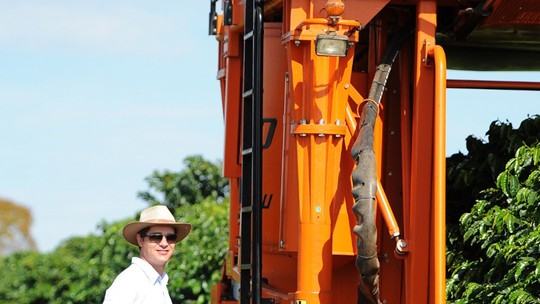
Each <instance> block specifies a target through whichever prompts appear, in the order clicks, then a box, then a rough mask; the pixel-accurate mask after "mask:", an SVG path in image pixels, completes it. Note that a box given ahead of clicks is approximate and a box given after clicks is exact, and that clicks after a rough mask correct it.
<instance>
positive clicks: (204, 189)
mask: <svg viewBox="0 0 540 304" xmlns="http://www.w3.org/2000/svg"><path fill="white" fill-rule="evenodd" d="M184 164H186V168H184V169H183V170H181V171H180V172H178V173H175V172H165V173H159V172H154V173H153V175H152V176H151V177H150V178H148V179H147V180H148V181H149V188H150V190H149V192H146V193H150V192H152V193H155V196H148V198H151V199H149V200H148V202H149V203H150V205H153V204H156V203H167V205H168V206H169V208H170V209H171V210H172V211H173V213H174V214H175V216H176V218H177V219H179V220H181V221H185V222H190V223H191V224H192V226H193V228H192V232H191V233H190V235H189V236H188V237H187V238H186V239H185V240H184V241H182V242H181V243H179V244H178V246H177V248H176V252H175V256H174V258H173V259H172V260H171V261H170V263H169V264H168V265H167V272H168V273H169V274H170V276H171V280H170V282H169V284H170V286H169V290H170V294H171V298H172V299H173V301H174V303H209V301H210V289H211V286H212V285H213V284H214V283H215V282H217V281H218V280H219V278H220V276H221V270H220V266H221V261H222V260H223V259H224V256H225V251H226V249H227V244H228V214H229V213H228V198H227V196H228V188H227V181H226V180H225V179H224V178H223V177H221V174H220V168H221V164H220V163H219V162H218V163H211V162H208V161H205V160H203V159H202V157H198V156H194V157H188V158H186V160H185V161H184ZM191 171H193V172H191ZM184 178H185V179H187V180H189V183H184V182H183V181H184ZM169 179H170V180H174V181H175V183H174V185H180V186H181V189H175V186H172V187H169V185H170V184H169V183H168V181H169ZM164 185H167V187H165V186H164ZM169 193H177V194H178V195H177V196H174V195H173V196H168V195H167V194H169ZM184 195H186V196H187V197H189V199H186V198H185V197H184ZM156 197H164V198H166V200H163V201H161V200H158V199H157V198H156ZM187 202H189V203H187ZM138 218H139V214H136V215H135V216H134V217H132V218H128V219H126V220H124V221H119V222H115V223H110V224H109V223H101V224H99V226H98V227H99V229H100V230H101V231H102V233H101V234H100V235H89V236H87V237H74V238H70V239H68V240H67V241H65V242H64V243H62V244H61V245H60V246H59V247H58V248H57V249H56V250H54V251H53V252H51V253H47V254H40V253H38V252H34V251H26V252H17V253H14V254H11V255H9V256H7V257H4V258H0V277H1V278H2V279H1V280H0V304H8V303H9V304H15V303H17V304H25V303H27V304H30V303H32V304H36V303H48V304H66V303H96V304H97V303H102V302H103V298H104V296H105V290H106V289H107V288H108V287H109V286H110V284H111V283H112V281H113V280H114V278H115V277H116V276H117V275H118V274H119V273H120V272H121V271H122V270H123V269H125V268H126V267H127V266H129V264H130V261H131V257H133V256H138V254H139V253H138V249H137V248H136V247H135V246H133V245H131V244H129V243H128V242H127V241H125V240H124V238H123V237H122V228H123V227H124V226H125V225H126V224H127V223H128V222H131V221H134V220H136V219H138Z"/></svg>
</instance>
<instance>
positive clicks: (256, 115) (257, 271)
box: [240, 0, 266, 304]
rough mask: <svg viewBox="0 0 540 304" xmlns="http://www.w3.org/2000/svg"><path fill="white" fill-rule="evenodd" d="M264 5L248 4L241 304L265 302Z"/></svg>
mask: <svg viewBox="0 0 540 304" xmlns="http://www.w3.org/2000/svg"><path fill="white" fill-rule="evenodd" d="M263 4H264V1H262V0H248V1H246V2H245V15H244V17H245V18H244V24H245V25H244V67H243V69H244V70H243V76H244V79H243V84H244V85H243V94H242V99H243V132H242V136H243V138H242V177H241V184H240V185H241V190H240V191H241V197H240V200H241V215H240V286H241V287H240V304H250V303H254V304H260V303H265V302H266V301H263V299H262V286H261V284H262V274H261V270H262V208H263V206H262V205H263V202H262V149H263V145H262V125H263V117H262V116H263V109H262V103H263V100H262V99H263V98H262V93H263V88H262V86H263V82H262V75H263V56H262V53H263Z"/></svg>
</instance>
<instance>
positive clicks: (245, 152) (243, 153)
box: [242, 148, 253, 155]
mask: <svg viewBox="0 0 540 304" xmlns="http://www.w3.org/2000/svg"><path fill="white" fill-rule="evenodd" d="M251 153H253V148H247V149H244V150H242V155H249V154H251Z"/></svg>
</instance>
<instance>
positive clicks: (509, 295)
mask: <svg viewBox="0 0 540 304" xmlns="http://www.w3.org/2000/svg"><path fill="white" fill-rule="evenodd" d="M487 135H488V139H489V141H488V142H487V143H486V142H482V141H480V140H478V139H476V138H473V137H471V136H470V137H468V138H467V147H468V150H469V154H468V155H463V154H461V153H459V154H455V155H452V156H451V157H450V158H448V159H447V207H448V208H447V214H448V222H447V235H448V237H447V300H448V302H449V303H455V304H458V303H540V302H538V300H537V299H538V298H540V292H539V290H540V275H539V274H540V263H537V262H536V260H538V257H539V256H538V255H539V249H538V248H540V231H539V230H538V227H539V224H540V217H539V216H540V211H539V207H540V206H539V205H540V200H539V198H540V170H539V169H540V168H539V166H540V162H539V160H540V146H539V144H538V143H539V141H540V116H534V117H530V118H528V119H526V120H524V121H523V122H522V123H521V125H520V127H519V128H518V129H513V128H512V125H511V124H510V123H501V122H499V121H495V122H493V123H492V124H491V126H490V128H489V131H488V132H487ZM512 157H513V158H512Z"/></svg>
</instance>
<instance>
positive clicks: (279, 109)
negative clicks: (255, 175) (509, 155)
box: [212, 0, 446, 304]
mask: <svg viewBox="0 0 540 304" xmlns="http://www.w3.org/2000/svg"><path fill="white" fill-rule="evenodd" d="M389 1H390V0H363V1H347V2H346V7H345V12H344V14H343V16H342V19H341V20H340V23H339V25H338V26H337V32H338V33H344V32H346V31H349V30H350V29H351V28H353V27H355V26H358V27H365V25H367V24H368V23H371V24H375V25H377V26H372V27H369V30H367V29H366V30H361V31H360V32H358V31H356V32H354V33H353V34H352V35H351V36H350V38H349V39H350V42H351V43H358V41H359V40H360V39H361V38H362V37H365V40H364V41H367V43H368V46H367V47H368V52H369V55H368V62H367V64H366V67H367V69H366V70H355V69H353V65H354V59H355V58H354V56H355V51H354V48H351V49H350V50H349V51H348V53H347V56H346V57H339V58H338V57H320V56H317V55H316V54H315V50H314V48H315V43H314V40H315V37H316V35H317V34H319V33H322V32H323V31H324V29H325V28H326V24H324V23H323V24H321V18H320V16H321V15H320V11H321V9H322V8H323V7H324V5H325V1H324V0H312V1H309V0H285V1H267V2H269V3H270V4H269V6H270V7H272V9H275V7H276V6H277V7H279V6H280V4H282V10H283V20H282V21H281V22H279V23H269V22H267V23H265V30H264V35H265V37H264V46H265V48H264V63H263V65H264V75H263V83H264V84H263V89H264V95H263V100H264V104H263V114H264V117H270V118H275V119H277V121H278V123H277V129H276V132H275V135H274V137H273V138H272V142H271V145H270V146H269V147H268V148H267V149H265V150H264V151H263V193H264V194H265V195H268V197H270V196H271V197H272V200H271V202H270V204H269V206H267V208H266V209H264V210H263V240H262V242H263V243H262V244H263V248H262V251H263V258H262V261H263V262H262V272H263V277H264V278H265V284H264V288H263V297H265V298H273V299H274V303H295V304H304V303H306V304H307V303H309V304H319V303H320V304H328V303H356V297H357V285H358V283H359V274H358V271H357V269H356V267H355V257H356V255H357V254H358V252H357V249H356V236H355V235H354V234H353V233H352V228H353V227H354V225H355V223H356V218H355V216H354V214H353V212H352V205H353V204H354V200H353V197H352V195H351V187H352V182H351V172H352V170H353V168H354V166H355V162H354V160H353V159H352V157H351V155H350V148H351V147H352V144H353V143H354V140H355V139H356V135H357V127H358V126H359V121H358V118H359V113H358V110H359V109H362V104H363V102H364V99H365V98H367V96H368V90H369V87H370V84H371V81H372V79H373V76H374V72H375V66H376V65H377V64H378V60H379V59H380V58H381V56H382V53H383V51H384V49H385V47H386V44H387V42H386V38H387V34H388V33H387V32H386V30H385V27H384V24H385V22H388V20H390V19H391V18H393V17H395V16H390V15H388V14H385V13H384V8H385V7H386V6H387V5H388V3H389ZM243 3H244V2H243V1H240V0H236V1H234V0H233V1H232V6H233V11H234V12H235V13H234V14H233V22H232V23H233V25H231V26H223V24H222V17H221V16H220V17H219V18H218V30H217V32H218V35H217V37H218V41H219V70H218V79H219V81H220V85H221V92H222V106H223V115H224V123H225V130H226V132H225V142H224V144H225V154H224V169H223V170H224V175H225V176H226V177H227V178H229V180H230V188H231V198H230V201H231V208H230V238H229V250H228V254H227V259H226V261H224V265H223V280H222V282H221V283H220V284H218V285H216V286H215V287H214V288H213V291H212V293H213V294H212V303H237V301H236V300H233V299H232V298H231V296H230V295H231V294H233V293H234V292H232V291H231V290H232V289H233V288H237V286H236V285H235V284H236V283H235V282H240V279H239V271H238V265H237V259H238V246H239V244H238V242H239V237H238V236H239V226H240V223H239V212H240V210H239V208H240V207H239V206H240V204H239V200H240V195H239V192H240V189H239V188H240V186H239V185H240V182H239V180H240V178H241V159H242V158H241V147H242V143H241V138H242V136H241V134H240V133H241V130H242V125H241V124H242V122H241V117H242V99H241V92H242V88H241V86H242V39H243V38H242V37H243V26H242V25H243V24H244V20H243V7H244V4H243ZM412 3H413V5H414V6H415V7H416V15H415V16H414V18H415V19H416V20H415V22H414V23H415V24H416V28H415V33H416V35H415V36H412V37H411V39H410V40H409V41H408V42H407V43H406V44H405V46H404V47H403V48H402V50H401V52H400V54H399V56H398V58H397V60H396V62H395V63H394V66H393V70H392V73H391V75H390V79H389V81H388V84H387V90H386V93H385V95H384V96H383V100H382V102H381V105H380V109H379V117H378V119H377V122H376V128H375V134H374V137H375V147H374V151H375V153H376V155H377V160H376V161H377V176H378V178H379V181H378V184H379V187H378V188H379V190H378V193H377V204H378V218H377V220H378V231H379V234H378V256H379V260H380V263H381V268H380V299H381V301H383V300H384V301H386V302H385V303H409V304H413V303H414V304H422V303H426V304H427V303H429V304H432V303H444V302H445V242H446V240H445V226H444V225H445V218H444V210H445V107H446V106H445V92H446V63H445V55H444V51H443V50H442V48H441V47H439V46H436V45H435V29H436V1H434V0H429V1H428V0H418V1H412ZM398 17H399V16H398ZM263 131H264V132H267V129H266V126H264V128H263ZM400 228H401V229H400ZM386 231H388V233H389V234H390V235H393V234H395V233H396V231H398V232H401V236H402V242H401V243H400V245H401V246H402V251H403V253H404V254H402V255H398V254H396V253H395V248H396V242H395V241H394V240H393V239H391V238H390V237H389V236H388V234H387V233H386ZM243 288H249V287H243Z"/></svg>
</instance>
